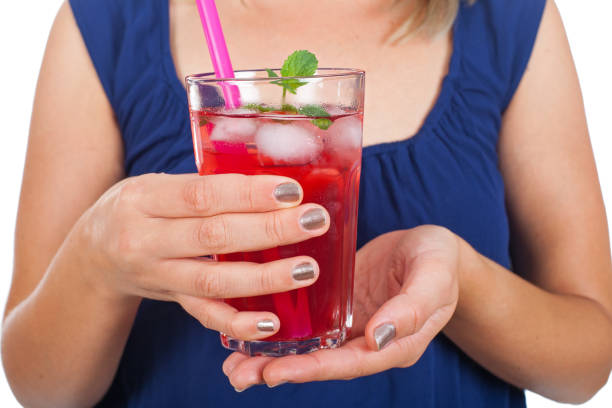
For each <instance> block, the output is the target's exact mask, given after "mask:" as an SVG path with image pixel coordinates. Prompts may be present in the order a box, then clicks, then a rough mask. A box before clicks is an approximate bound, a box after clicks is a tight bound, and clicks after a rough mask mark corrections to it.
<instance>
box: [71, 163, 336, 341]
mask: <svg viewBox="0 0 612 408" xmlns="http://www.w3.org/2000/svg"><path fill="white" fill-rule="evenodd" d="M302 197H303V193H302V189H301V187H300V186H299V184H297V183H296V182H295V181H294V180H291V179H289V178H286V177H280V176H244V175H239V174H225V175H211V176H198V175H193V174H188V175H168V174H147V175H143V176H138V177H133V178H129V179H126V180H123V181H122V182H120V183H118V184H117V185H115V186H113V187H112V188H111V189H109V190H108V191H107V192H106V193H105V194H104V195H103V196H102V197H101V198H100V199H99V200H98V201H97V202H96V204H94V205H93V206H92V207H91V208H90V209H89V210H88V211H87V212H86V213H85V214H84V215H83V217H81V219H80V220H79V222H78V223H77V225H76V226H75V230H73V234H72V235H73V237H72V238H73V239H71V240H70V241H72V242H76V244H77V245H78V252H79V256H80V257H81V258H82V259H84V260H86V262H84V264H86V265H87V266H88V267H87V268H84V270H83V274H84V277H85V278H86V281H87V282H89V283H90V284H91V285H92V287H94V288H95V290H97V291H98V292H99V293H102V294H103V295H104V296H107V297H108V296H110V297H111V298H113V299H117V300H127V299H129V298H134V299H139V298H142V297H145V298H151V299H157V300H165V301H176V302H178V303H179V304H181V306H182V307H183V308H184V309H185V310H186V311H187V312H188V313H190V314H191V315H193V316H194V317H195V318H196V319H198V320H199V321H200V322H201V323H202V324H203V325H204V326H205V327H208V328H210V329H213V330H217V331H220V332H223V333H225V334H227V335H229V336H231V337H234V338H238V339H244V340H255V339H261V338H265V337H268V336H270V335H272V334H274V333H275V332H276V331H278V329H279V327H280V322H279V319H278V317H277V316H276V315H274V314H273V313H270V312H238V311H237V310H236V309H235V308H233V307H231V306H230V305H228V304H226V303H224V302H223V301H222V300H220V299H223V298H234V297H245V296H256V295H264V294H269V293H276V292H284V291H287V290H292V289H296V288H300V287H304V286H308V285H311V284H312V283H314V282H315V281H316V279H317V277H318V273H319V268H318V265H317V263H316V261H315V260H314V259H312V258H310V257H306V256H299V257H295V258H289V259H282V260H279V261H275V262H269V263H265V264H255V263H247V262H215V261H212V260H210V259H207V258H199V257H201V256H206V255H213V254H227V253H233V252H243V251H255V250H262V249H266V248H272V247H276V246H280V245H286V244H291V243H296V242H299V241H303V240H306V239H309V238H312V237H315V236H319V235H322V234H324V233H325V232H326V231H327V229H328V228H329V214H328V213H327V212H326V211H325V209H324V208H323V207H321V206H320V205H316V204H304V205H299V204H300V202H301V200H302Z"/></svg>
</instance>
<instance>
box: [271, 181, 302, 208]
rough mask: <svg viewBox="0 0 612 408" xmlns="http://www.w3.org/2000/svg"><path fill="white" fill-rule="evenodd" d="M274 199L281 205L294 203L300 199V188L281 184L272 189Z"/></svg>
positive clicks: (292, 184)
mask: <svg viewBox="0 0 612 408" xmlns="http://www.w3.org/2000/svg"><path fill="white" fill-rule="evenodd" d="M274 198H276V200H277V201H280V202H281V203H294V202H296V201H298V200H299V199H300V186H298V185H297V184H295V183H283V184H279V185H278V186H276V188H275V189H274Z"/></svg>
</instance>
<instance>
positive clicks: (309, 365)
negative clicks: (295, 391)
mask: <svg viewBox="0 0 612 408" xmlns="http://www.w3.org/2000/svg"><path fill="white" fill-rule="evenodd" d="M421 353H422V351H420V350H418V349H416V348H415V349H414V350H413V349H412V344H409V345H408V346H406V345H403V344H401V343H400V342H397V343H395V344H394V345H392V346H389V347H387V348H386V349H384V350H382V351H380V352H377V351H372V350H370V348H369V347H368V345H367V344H366V341H365V339H364V338H363V337H359V338H357V339H354V340H351V341H349V342H348V343H346V344H345V345H343V346H342V347H339V348H337V349H331V350H319V351H315V352H314V353H310V354H302V355H293V356H285V357H280V358H276V359H274V360H273V361H270V362H269V363H268V364H266V366H265V367H264V369H263V380H264V381H265V383H266V384H268V385H269V386H276V385H278V384H282V383H285V382H295V383H302V382H310V381H327V380H349V379H353V378H357V377H363V376H367V375H371V374H375V373H379V372H381V371H385V370H388V369H390V368H393V367H396V366H397V363H398V362H404V361H406V358H407V356H409V355H414V356H415V359H414V361H416V359H417V358H418V356H420V354H421ZM242 370H243V368H242V366H241V365H238V366H237V367H235V368H234V370H233V371H232V373H231V375H232V377H234V376H236V377H238V376H240V375H245V376H246V375H247V373H242V372H241V371H242ZM249 375H252V373H250V374H249ZM249 378H251V377H249Z"/></svg>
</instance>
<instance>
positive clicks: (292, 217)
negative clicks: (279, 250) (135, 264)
mask: <svg viewBox="0 0 612 408" xmlns="http://www.w3.org/2000/svg"><path fill="white" fill-rule="evenodd" d="M156 224H157V226H156V228H158V230H159V233H158V234H150V235H149V236H143V237H142V239H143V240H144V241H145V243H144V244H143V245H146V246H147V248H148V249H149V251H151V252H152V253H156V254H159V256H161V257H167V258H179V257H181V258H182V257H192V256H201V255H213V254H215V255H218V254H228V253H234V252H245V251H257V250H262V249H267V248H274V247H277V246H281V245H288V244H293V243H296V242H300V241H304V240H307V239H309V238H312V237H315V236H319V235H322V234H324V233H325V232H327V229H328V228H329V224H330V218H329V213H328V212H327V211H326V210H325V208H323V207H322V206H320V205H316V204H305V205H302V206H299V207H296V208H287V209H283V210H278V211H271V212H266V213H258V214H223V215H217V216H214V217H207V218H185V219H174V220H167V219H166V220H159V222H157V223H156ZM159 236H164V238H165V239H164V240H160V239H159ZM147 241H148V242H147Z"/></svg>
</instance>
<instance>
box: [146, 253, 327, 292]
mask: <svg viewBox="0 0 612 408" xmlns="http://www.w3.org/2000/svg"><path fill="white" fill-rule="evenodd" d="M162 268H163V269H162V270H161V271H159V272H158V273H156V274H154V276H153V277H151V278H147V279H152V282H146V283H144V284H143V286H145V287H147V288H152V289H153V290H158V291H162V292H172V293H177V294H184V295H189V296H196V297H206V298H219V299H228V298H237V297H249V296H259V295H267V294H270V293H279V292H287V291H289V290H293V289H298V288H302V287H305V286H309V285H312V284H313V283H314V282H316V280H317V279H318V277H319V265H318V264H317V261H315V260H314V259H313V258H310V257H307V256H298V257H294V258H287V259H281V260H278V261H273V262H268V263H263V264H257V263H250V262H214V261H207V260H195V259H193V260H192V259H189V260H172V261H166V262H165V264H164V265H163V267H162Z"/></svg>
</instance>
